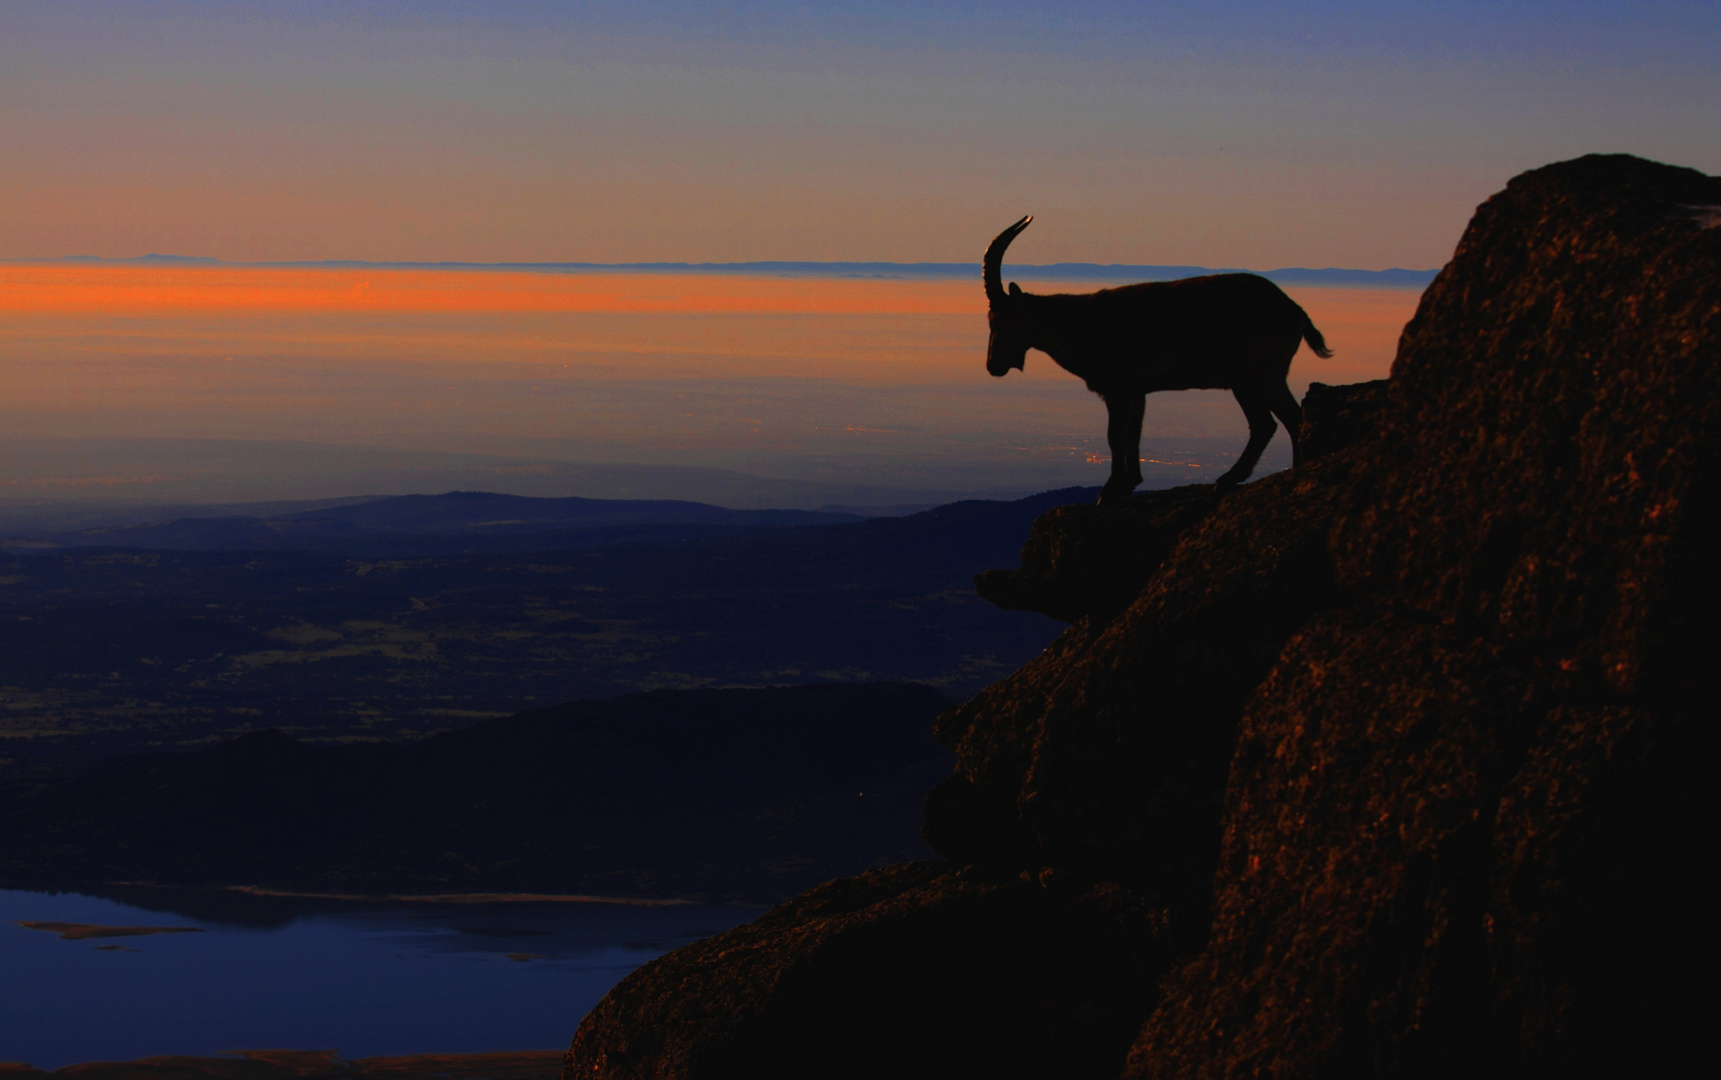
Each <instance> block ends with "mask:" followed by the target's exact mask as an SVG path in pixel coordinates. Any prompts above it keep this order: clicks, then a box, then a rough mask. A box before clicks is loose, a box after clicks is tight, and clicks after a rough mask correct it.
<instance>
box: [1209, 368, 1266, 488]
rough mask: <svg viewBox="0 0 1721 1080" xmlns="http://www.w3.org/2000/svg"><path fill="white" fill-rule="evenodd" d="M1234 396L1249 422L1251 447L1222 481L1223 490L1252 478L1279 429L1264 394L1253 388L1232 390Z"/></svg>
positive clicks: (1220, 486)
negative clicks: (1264, 451)
mask: <svg viewBox="0 0 1721 1080" xmlns="http://www.w3.org/2000/svg"><path fill="white" fill-rule="evenodd" d="M1231 396H1233V397H1235V398H1236V399H1237V404H1239V405H1241V406H1243V415H1244V416H1245V417H1247V418H1248V420H1249V445H1247V446H1245V447H1244V448H1243V456H1242V457H1240V458H1238V459H1237V464H1235V465H1233V466H1231V468H1230V469H1229V470H1227V471H1226V473H1225V475H1224V476H1221V477H1220V478H1219V490H1221V491H1224V490H1225V489H1226V488H1233V487H1236V486H1237V485H1238V484H1241V483H1242V482H1243V481H1245V480H1247V479H1249V474H1250V473H1252V472H1254V471H1255V463H1256V462H1257V461H1260V460H1261V452H1262V451H1263V450H1265V449H1267V444H1268V443H1270V442H1272V441H1273V432H1275V431H1277V430H1278V429H1279V426H1278V425H1277V424H1275V423H1273V410H1272V407H1271V406H1269V405H1268V404H1267V401H1268V397H1267V394H1266V392H1265V391H1263V390H1261V389H1259V388H1258V387H1253V386H1251V387H1249V388H1248V389H1246V390H1245V389H1242V388H1240V387H1239V388H1237V389H1234V390H1232V391H1231Z"/></svg>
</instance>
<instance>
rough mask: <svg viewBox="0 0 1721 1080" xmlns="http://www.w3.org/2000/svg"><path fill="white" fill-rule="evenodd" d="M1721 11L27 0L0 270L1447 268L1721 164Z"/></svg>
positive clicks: (3, 172)
mask: <svg viewBox="0 0 1721 1080" xmlns="http://www.w3.org/2000/svg"><path fill="white" fill-rule="evenodd" d="M1718 55H1721V5H1715V4H1713V3H1709V4H1696V3H1636V4H1631V5H1625V4H1618V3H1615V4H1583V3H1566V4H1558V5H1555V4H1460V3H1425V4H1379V3H1376V4H1305V5H1297V6H1295V8H1294V9H1293V8H1292V7H1290V6H1287V5H1267V4H1201V5H1195V4H1153V3H1138V4H1097V3H1096V4H1059V5H1027V4H1013V3H992V4H937V5H927V4H914V5H909V4H852V3H850V4H843V3H837V4H780V3H770V4H759V3H753V4H747V3H742V4H721V3H719V4H653V3H631V4H605V3H599V4H568V3H488V4H459V3H418V4H401V3H391V4H366V3H272V4H261V3H222V4H186V3H179V4H166V3H163V4H149V3H131V4H79V3H65V2H60V3H55V4H51V5H48V4H42V5H37V4H12V5H7V6H5V7H3V8H0V138H3V139H4V142H5V144H6V145H7V146H8V147H10V148H13V149H12V150H9V152H8V153H7V154H6V155H5V158H4V160H3V161H0V258H22V257H48V256H57V255H67V254H100V255H114V256H125V255H136V254H142V253H144V252H147V251H171V252H176V253H186V254H205V255H215V256H219V257H223V258H230V259H300V258H305V259H318V258H360V259H410V260H436V259H464V260H478V261H514V260H579V261H636V260H687V261H736V260H748V259H882V260H895V261H916V260H931V261H955V260H960V259H965V258H969V257H972V256H973V255H974V254H975V253H976V252H977V251H978V249H979V248H980V247H982V246H984V243H985V241H986V239H987V238H988V237H989V236H990V235H991V233H993V232H996V231H997V229H998V228H1001V227H1002V226H1003V225H1004V224H1008V222H1009V221H1011V220H1013V219H1014V218H1015V217H1016V216H1019V214H1021V213H1024V212H1029V211H1032V212H1033V213H1035V215H1036V217H1037V222H1036V227H1035V228H1034V229H1032V230H1030V231H1029V232H1028V233H1027V234H1024V236H1023V237H1022V239H1021V240H1020V241H1018V247H1019V249H1020V250H1019V251H1015V252H1013V253H1012V254H1013V257H1015V258H1018V259H1020V260H1021V261H1024V262H1051V261H1060V260H1076V261H1091V262H1132V263H1192V264H1204V265H1227V266H1249V267H1255V268H1269V267H1276V266H1285V265H1304V266H1324V265H1338V266H1354V267H1364V268H1379V267H1387V266H1411V267H1430V266H1437V265H1439V264H1440V263H1441V262H1443V261H1444V260H1445V258H1446V257H1447V255H1448V254H1449V253H1450V251H1451V248H1452V245H1453V243H1454V242H1455V240H1456V239H1457V235H1458V233H1459V231H1460V230H1461V229H1462V227H1463V224H1464V222H1465V221H1466V220H1467V219H1468V216H1469V214H1470V212H1471V210H1472V209H1473V207H1474V206H1475V204H1476V203H1477V202H1478V201H1480V200H1481V199H1482V198H1485V197H1486V196H1487V195H1488V194H1489V193H1491V192H1492V191H1495V190H1497V189H1498V188H1499V187H1500V186H1502V185H1503V184H1504V182H1505V181H1506V179H1508V178H1509V177H1510V176H1512V175H1513V174H1515V173H1517V172H1519V171H1522V170H1523V169H1526V168H1530V167H1534V166H1536V165H1540V164H1544V163H1546V162H1549V161H1554V160H1559V159H1563V158H1567V157H1572V156H1576V155H1577V154H1581V153H1584V152H1589V151H1627V152H1632V153H1639V154H1643V155H1645V156H1649V157H1655V158H1659V159H1662V160H1667V161H1672V162H1675V163H1678V164H1685V165H1692V166H1695V167H1697V168H1701V169H1704V170H1705V171H1710V172H1715V171H1721V110H1717V109H1716V108H1715V102H1716V101H1718V100H1721V64H1717V63H1716V62H1715V60H1714V58H1715V57H1716V56H1718Z"/></svg>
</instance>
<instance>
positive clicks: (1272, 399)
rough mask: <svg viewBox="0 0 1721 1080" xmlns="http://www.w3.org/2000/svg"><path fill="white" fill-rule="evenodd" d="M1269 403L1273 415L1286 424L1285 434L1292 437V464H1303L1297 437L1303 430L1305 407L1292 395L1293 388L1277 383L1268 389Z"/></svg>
mask: <svg viewBox="0 0 1721 1080" xmlns="http://www.w3.org/2000/svg"><path fill="white" fill-rule="evenodd" d="M1267 403H1268V404H1269V405H1270V406H1272V409H1273V415H1274V416H1277V417H1278V418H1279V419H1280V420H1281V421H1282V422H1283V423H1284V425H1285V434H1287V435H1289V436H1290V437H1291V464H1292V465H1300V464H1302V455H1301V454H1300V453H1299V452H1298V450H1297V436H1298V435H1299V434H1301V433H1302V430H1303V407H1302V406H1301V405H1299V404H1298V403H1297V395H1295V394H1293V393H1291V388H1290V387H1289V386H1286V385H1285V384H1284V383H1275V384H1274V385H1272V386H1269V387H1268V388H1267Z"/></svg>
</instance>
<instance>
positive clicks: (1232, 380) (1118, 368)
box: [984, 217, 1332, 503]
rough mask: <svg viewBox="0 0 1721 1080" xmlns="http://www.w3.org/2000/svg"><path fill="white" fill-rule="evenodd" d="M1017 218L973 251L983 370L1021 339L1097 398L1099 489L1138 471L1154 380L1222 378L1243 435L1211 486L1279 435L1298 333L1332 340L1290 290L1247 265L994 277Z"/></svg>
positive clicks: (1293, 414) (1227, 480) (1234, 475)
mask: <svg viewBox="0 0 1721 1080" xmlns="http://www.w3.org/2000/svg"><path fill="white" fill-rule="evenodd" d="M1032 220H1033V219H1032V218H1031V217H1026V218H1023V219H1022V220H1021V221H1019V222H1017V223H1016V224H1015V225H1012V226H1011V227H1010V228H1008V229H1006V230H1004V232H1002V233H1001V234H999V236H998V238H997V239H996V240H994V241H992V246H991V247H990V248H989V249H987V252H986V259H985V263H984V276H985V281H986V295H987V298H988V299H989V300H990V301H991V306H990V309H989V310H988V312H987V320H988V321H989V322H990V323H991V327H992V335H991V340H990V341H989V342H988V344H987V347H986V370H987V371H989V372H990V373H991V374H993V375H995V376H1003V375H1006V374H1008V373H1009V371H1010V369H1011V368H1015V369H1017V370H1018V371H1019V370H1021V369H1022V368H1023V366H1024V365H1025V364H1026V362H1027V352H1028V350H1029V349H1039V350H1040V351H1041V352H1043V353H1045V354H1046V355H1047V356H1050V357H1051V358H1052V359H1053V360H1054V361H1056V362H1057V364H1058V366H1059V367H1061V368H1063V369H1064V370H1065V371H1068V372H1069V373H1070V374H1072V375H1075V376H1077V377H1079V378H1080V379H1082V381H1084V382H1086V383H1087V385H1088V389H1089V390H1092V391H1093V392H1094V393H1096V394H1098V395H1100V397H1101V398H1103V399H1104V400H1105V403H1106V413H1107V415H1108V417H1109V422H1108V423H1107V425H1106V442H1107V444H1108V445H1109V446H1110V447H1111V455H1112V461H1111V478H1110V479H1109V480H1107V481H1106V485H1105V487H1104V488H1103V489H1102V490H1101V492H1100V501H1101V502H1102V503H1103V502H1109V501H1111V500H1113V499H1120V498H1124V497H1127V496H1128V495H1129V493H1130V492H1132V491H1134V490H1135V487H1136V485H1137V484H1139V483H1141V418H1142V412H1143V409H1144V408H1145V406H1146V398H1147V395H1148V394H1151V393H1153V392H1154V391H1156V390H1229V391H1231V393H1232V396H1234V397H1235V398H1236V399H1237V404H1238V405H1239V406H1241V407H1242V409H1243V415H1244V417H1245V418H1246V419H1247V420H1248V421H1249V443H1248V445H1247V446H1245V447H1244V449H1243V453H1242V456H1240V457H1239V458H1238V459H1237V462H1236V464H1234V465H1232V466H1231V468H1230V470H1229V471H1227V472H1226V473H1225V475H1224V476H1221V477H1220V478H1219V486H1220V487H1221V488H1229V487H1232V486H1234V485H1236V484H1238V483H1241V482H1242V481H1244V480H1246V479H1248V477H1249V474H1250V473H1252V472H1254V470H1255V464H1256V462H1258V461H1259V460H1260V458H1261V452H1262V451H1263V450H1265V449H1266V448H1267V443H1268V442H1269V441H1271V440H1272V438H1273V432H1274V431H1275V430H1277V427H1276V425H1275V424H1274V423H1273V417H1274V416H1277V417H1278V418H1279V419H1280V420H1282V421H1283V422H1284V424H1285V427H1286V428H1287V429H1288V430H1289V432H1290V435H1291V462H1292V464H1295V463H1296V461H1297V429H1298V427H1299V426H1300V425H1301V424H1302V419H1303V410H1302V406H1301V405H1299V404H1298V402H1297V398H1296V395H1294V394H1292V393H1291V389H1290V387H1289V386H1288V385H1286V382H1285V377H1286V375H1287V374H1289V372H1290V369H1291V359H1292V358H1293V357H1295V356H1296V355H1297V349H1298V348H1299V347H1300V346H1301V345H1302V343H1303V342H1305V341H1306V342H1308V344H1309V347H1310V348H1311V349H1313V350H1314V352H1315V354H1316V355H1317V356H1322V357H1326V356H1331V355H1332V352H1331V350H1329V349H1328V348H1327V346H1326V341H1325V340H1324V339H1323V338H1322V337H1321V332H1320V331H1319V330H1317V329H1315V324H1314V323H1313V322H1311V321H1310V320H1309V316H1308V314H1307V313H1306V312H1305V311H1303V309H1302V308H1301V307H1300V306H1299V305H1298V304H1297V302H1296V301H1295V300H1292V299H1291V298H1290V297H1288V296H1286V295H1285V294H1284V292H1283V291H1282V290H1281V289H1280V288H1279V287H1278V286H1277V285H1275V284H1273V283H1272V282H1271V281H1268V280H1267V279H1266V278H1264V277H1260V276H1258V275H1255V274H1212V275H1209V276H1207V277H1194V278H1184V279H1183V280H1181V281H1156V282H1146V283H1143V284H1140V285H1125V286H1122V287H1120V288H1116V289H1101V290H1100V291H1098V292H1093V293H1082V294H1079V295H1070V294H1055V295H1051V296H1036V295H1035V294H1033V293H1025V292H1023V291H1022V290H1021V288H1020V287H1018V286H1017V285H1016V283H1015V282H1011V283H1010V288H1009V291H1008V292H1006V291H1005V290H1004V287H1003V279H1002V273H1001V266H1002V262H1003V256H1004V248H1005V247H1007V246H1008V245H1009V243H1010V241H1011V240H1013V239H1015V236H1016V234H1017V233H1019V232H1021V231H1022V230H1023V229H1024V228H1026V227H1027V225H1028V222H1029V221H1032Z"/></svg>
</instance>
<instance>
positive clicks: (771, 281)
mask: <svg viewBox="0 0 1721 1080" xmlns="http://www.w3.org/2000/svg"><path fill="white" fill-rule="evenodd" d="M985 307H986V300H985V295H984V293H983V292H982V291H981V289H980V282H979V272H978V270H976V272H975V280H974V281H972V282H966V281H962V282H959V281H892V280H882V281H881V280H859V279H842V278H792V277H764V276H758V277H755V276H744V275H706V274H622V273H618V274H601V273H600V274H554V273H530V272H519V271H499V270H497V271H490V270H482V271H481V270H415V269H401V270H393V269H279V268H267V267H135V266H42V265H13V266H0V312H4V313H28V314H38V315H105V316H123V317H133V318H135V317H148V316H152V315H153V316H172V317H186V316H195V315H226V314H251V313H255V314H264V313H280V314H288V313H290V314H303V315H316V314H337V313H338V314H360V313H375V314H405V313H419V314H424V313H448V314H507V313H550V312H611V313H618V314H622V313H654V312H657V313H665V314H727V313H734V314H750V315H762V314H807V315H861V314H866V315H881V314H882V315H890V314H970V313H979V312H982V311H984V310H985Z"/></svg>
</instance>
